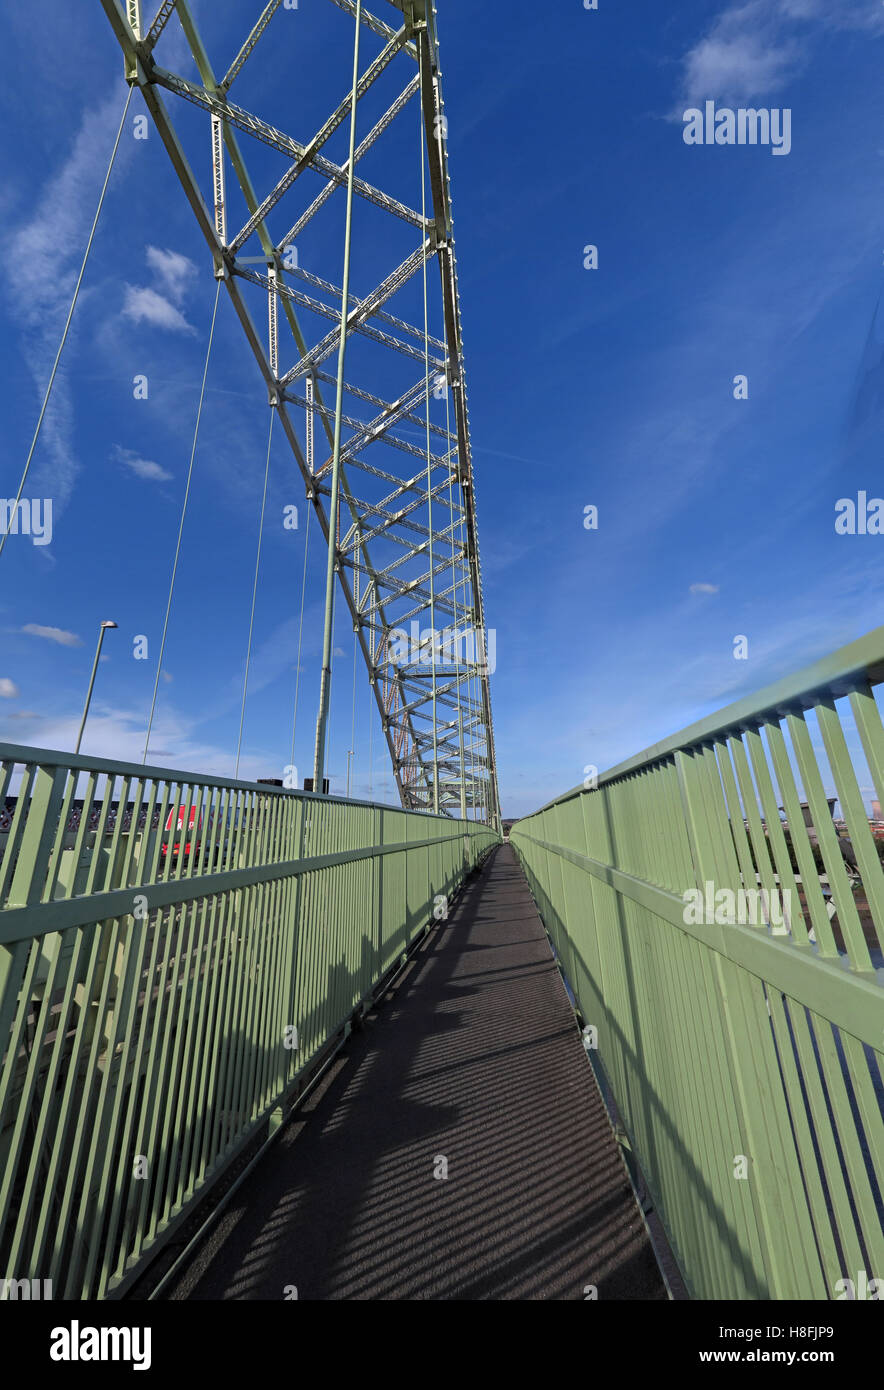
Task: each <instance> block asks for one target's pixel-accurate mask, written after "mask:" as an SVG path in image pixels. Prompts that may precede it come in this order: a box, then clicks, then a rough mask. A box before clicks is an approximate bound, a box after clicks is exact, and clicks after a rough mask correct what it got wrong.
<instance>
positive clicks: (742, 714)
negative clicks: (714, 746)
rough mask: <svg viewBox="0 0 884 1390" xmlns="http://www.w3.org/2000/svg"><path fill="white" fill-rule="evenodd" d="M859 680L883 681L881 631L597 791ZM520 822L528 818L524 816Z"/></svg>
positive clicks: (740, 703) (613, 773)
mask: <svg viewBox="0 0 884 1390" xmlns="http://www.w3.org/2000/svg"><path fill="white" fill-rule="evenodd" d="M862 680H867V681H868V682H869V684H870V685H877V684H879V683H880V682H881V681H884V626H882V627H876V628H873V630H872V631H871V632H867V633H866V634H865V635H864V636H863V637H858V638H857V639H856V641H855V642H848V644H847V645H846V646H844V647H839V648H838V650H837V651H835V652H832V653H830V655H829V656H826V657H823V658H822V659H821V660H820V661H815V662H814V663H813V664H812V665H811V666H805V667H804V668H803V670H801V671H796V672H793V673H792V674H791V675H789V676H784V677H783V678H782V680H778V681H774V683H773V684H772V685H768V686H766V687H765V688H764V689H763V690H759V691H756V693H755V694H753V695H746V696H744V697H743V699H742V700H736V701H735V702H734V703H733V704H731V705H726V706H725V707H724V709H720V710H716V711H715V713H714V714H709V715H707V716H706V718H705V719H700V720H698V721H697V722H696V723H694V724H689V725H688V727H687V728H685V729H682V730H680V732H679V733H676V734H671V735H670V736H669V738H666V739H663V740H662V742H660V743H652V744H651V745H650V746H649V747H648V748H645V749H643V750H642V752H640V753H635V754H634V755H633V756H632V757H631V758H627V759H626V760H625V761H624V762H622V763H617V765H616V766H615V767H612V768H609V769H608V771H607V772H603V773H600V774H599V778H598V785H599V786H602V785H604V784H605V783H606V782H614V781H616V780H617V779H618V778H620V777H625V776H626V775H627V774H628V773H630V772H636V771H638V769H639V768H641V767H646V766H648V765H649V764H651V763H656V762H660V761H661V760H662V759H664V758H668V757H669V756H671V754H673V753H676V752H678V751H679V750H680V749H685V748H693V747H696V746H697V745H699V744H702V743H707V742H708V741H709V740H710V739H714V738H720V737H721V736H722V735H725V734H734V733H739V732H742V731H743V730H745V729H750V728H755V727H757V726H758V725H759V724H760V723H762V722H763V721H764V720H765V719H768V718H771V717H777V718H779V717H781V716H782V715H785V714H789V713H795V712H796V711H798V710H806V709H812V708H813V707H814V705H817V704H819V702H820V701H821V700H823V699H826V698H831V699H838V698H840V697H841V696H842V695H849V694H850V692H851V691H852V690H854V689H855V688H856V685H857V683H858V682H860V681H862ZM585 790H586V788H585V787H584V786H583V784H582V783H581V784H580V785H579V786H577V787H572V788H571V790H570V791H567V792H563V793H562V795H561V796H557V797H554V798H553V800H552V801H548V802H547V803H546V805H545V806H541V807H540V808H539V809H538V810H537V811H533V812H531V815H540V813H541V812H542V811H547V810H549V808H550V807H551V806H558V805H561V803H562V802H564V801H570V800H571V799H572V798H573V797H575V796H580V795H582V794H583V792H584V791H585ZM524 819H525V820H527V819H530V817H528V816H526V817H524ZM513 829H516V826H513Z"/></svg>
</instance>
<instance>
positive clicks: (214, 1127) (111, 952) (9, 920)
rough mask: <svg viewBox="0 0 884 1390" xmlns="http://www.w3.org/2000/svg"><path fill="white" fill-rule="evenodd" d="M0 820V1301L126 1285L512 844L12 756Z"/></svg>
mask: <svg viewBox="0 0 884 1390" xmlns="http://www.w3.org/2000/svg"><path fill="white" fill-rule="evenodd" d="M11 793H14V795H15V806H14V810H13V811H12V814H11V817H10V816H7V815H6V814H5V812H4V808H5V807H6V805H7V799H8V798H9V797H10V794H11ZM0 815H2V816H3V819H2V820H0V909H2V911H0V1270H2V1272H3V1273H4V1275H5V1281H4V1282H3V1283H2V1284H0V1289H2V1292H0V1297H2V1296H6V1295H7V1290H8V1287H12V1288H13V1289H15V1288H16V1282H15V1281H21V1280H40V1281H49V1282H50V1287H51V1290H52V1296H53V1297H54V1298H71V1299H79V1298H104V1297H109V1296H114V1295H117V1296H119V1295H120V1294H121V1293H122V1292H124V1291H125V1289H126V1288H127V1287H129V1286H130V1285H131V1283H132V1282H133V1280H134V1279H135V1278H137V1277H140V1275H141V1274H142V1273H143V1271H144V1269H145V1267H146V1264H147V1263H148V1261H149V1260H150V1259H152V1258H153V1256H154V1255H155V1253H156V1252H157V1250H158V1249H159V1247H160V1245H161V1244H162V1243H163V1242H164V1241H166V1240H168V1238H169V1237H170V1236H171V1235H172V1234H173V1233H174V1232H175V1231H176V1230H177V1229H178V1228H179V1227H180V1226H181V1224H182V1223H183V1222H184V1221H185V1220H187V1219H189V1218H190V1216H191V1215H192V1214H193V1211H194V1209H195V1206H196V1204H197V1203H198V1202H200V1201H201V1200H202V1198H204V1197H205V1196H206V1194H207V1193H208V1192H209V1190H210V1188H211V1187H212V1185H213V1184H214V1183H217V1182H218V1181H219V1180H220V1179H221V1178H223V1177H224V1175H225V1173H226V1171H227V1170H228V1168H229V1166H230V1164H231V1163H232V1162H233V1160H234V1159H236V1158H237V1157H238V1156H239V1155H241V1154H242V1152H243V1150H244V1149H246V1148H247V1146H249V1145H252V1144H254V1143H256V1142H260V1140H261V1139H262V1138H265V1137H266V1136H267V1135H269V1134H270V1133H271V1132H272V1131H273V1130H274V1129H275V1128H277V1127H278V1125H279V1123H280V1122H281V1120H282V1119H284V1118H285V1117H286V1116H287V1114H288V1113H290V1111H291V1108H292V1107H293V1105H294V1104H295V1102H296V1101H297V1098H298V1095H299V1093H300V1091H301V1090H302V1088H303V1086H304V1084H305V1081H306V1080H307V1079H308V1078H309V1077H310V1076H311V1074H313V1073H314V1072H315V1069H316V1067H317V1065H318V1064H319V1063H320V1062H321V1061H322V1060H323V1059H324V1057H325V1056H326V1055H327V1054H328V1052H329V1049H330V1048H332V1047H333V1046H334V1045H335V1043H336V1041H337V1040H338V1039H339V1038H340V1036H341V1035H342V1033H343V1031H344V1030H345V1029H346V1027H347V1025H348V1021H349V1020H350V1019H351V1017H352V1016H353V1015H354V1013H356V1012H357V1011H358V1010H359V1009H360V1007H361V1006H362V1004H363V1003H364V1002H365V1001H366V1000H367V999H368V998H369V997H370V996H371V994H372V991H373V990H374V988H375V987H376V986H377V984H378V983H379V981H381V980H382V979H383V978H384V977H385V976H386V975H387V974H389V973H390V972H391V970H393V969H394V968H395V966H396V965H397V963H398V962H399V961H400V960H401V959H402V957H403V955H404V953H405V952H406V951H407V950H408V948H409V947H410V946H411V945H412V943H414V942H415V941H416V940H417V939H418V938H419V937H420V936H421V934H422V933H423V932H424V931H425V930H426V928H427V926H428V924H429V923H430V922H431V921H433V920H434V919H436V918H438V917H440V916H442V915H443V913H444V912H445V910H446V907H445V905H446V904H447V901H448V899H449V897H450V896H451V894H452V893H453V892H454V891H455V889H456V888H457V886H458V885H459V884H460V882H461V881H462V880H463V879H464V877H465V876H466V874H467V873H469V872H470V870H471V869H472V868H473V867H474V866H475V865H476V864H477V863H478V862H479V860H481V858H482V857H483V856H484V855H485V853H487V851H488V850H489V849H490V848H491V846H492V845H494V844H497V843H498V842H499V837H498V835H497V833H496V832H495V831H494V830H492V829H490V828H489V827H488V826H485V825H482V824H478V823H476V822H473V821H457V820H451V819H449V818H447V817H444V816H431V815H423V814H420V813H416V812H406V811H402V810H399V809H397V808H392V807H388V806H380V805H377V804H374V803H369V802H359V801H349V800H347V801H345V800H340V799H338V798H330V797H321V796H314V795H311V794H307V793H300V792H291V791H286V790H283V789H281V788H276V787H273V786H268V785H264V784H261V783H252V782H244V781H233V782H231V781H226V780H224V779H223V778H218V777H209V776H205V777H204V776H195V775H193V774H189V773H183V772H178V771H174V770H170V769H165V768H155V767H144V766H143V765H141V764H127V763H120V762H110V761H96V760H94V759H88V758H84V757H79V756H74V755H71V754H67V753H57V752H51V751H48V750H43V749H33V748H22V747H17V746H12V745H9V744H0ZM42 1287H44V1289H45V1287H46V1286H45V1284H43V1285H42ZM44 1296H45V1295H44Z"/></svg>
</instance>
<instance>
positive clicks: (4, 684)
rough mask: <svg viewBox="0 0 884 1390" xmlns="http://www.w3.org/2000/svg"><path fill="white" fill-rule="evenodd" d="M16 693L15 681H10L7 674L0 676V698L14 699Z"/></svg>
mask: <svg viewBox="0 0 884 1390" xmlns="http://www.w3.org/2000/svg"><path fill="white" fill-rule="evenodd" d="M18 693H19V691H18V686H17V685H16V683H15V681H11V680H10V679H9V677H8V676H0V698H2V699H4V700H14V699H15V698H16V696H17V695H18Z"/></svg>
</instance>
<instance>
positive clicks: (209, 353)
mask: <svg viewBox="0 0 884 1390" xmlns="http://www.w3.org/2000/svg"><path fill="white" fill-rule="evenodd" d="M220 293H221V281H220V280H218V281H217V282H216V284H215V303H214V306H213V308H212V323H211V326H210V328H209V342H208V346H207V348H206V363H205V366H204V367H203V381H202V385H201V387H200V399H199V405H198V406H197V411H196V424H195V425H194V429H193V444H192V446H191V450H190V465H189V467H188V469H187V483H186V484H185V488H184V501H183V503H182V506H181V520H180V522H179V524H178V541H177V544H176V546H175V559H174V561H173V563H172V578H171V580H170V581H169V598H168V601H167V603H166V617H165V619H164V621H163V636H162V640H161V642H160V656H159V660H158V662H157V674H156V678H155V680H154V683H153V699H152V700H151V702H150V718H149V719H148V721H147V735H146V737H145V740H144V753H143V754H142V757H141V761H142V762H143V763H146V762H147V749H148V745H149V744H150V731H151V729H152V728H153V716H154V711H155V709H156V704H157V690H158V688H159V684H160V671H161V670H162V667H163V653H164V652H165V650H166V634H167V632H168V630H169V614H170V612H171V611H172V595H173V594H174V592H175V576H176V574H177V573H178V557H179V555H180V554H181V536H182V534H183V532H184V518H185V516H186V515H187V500H188V498H189V497H190V482H191V478H192V477H193V461H194V458H195V457H196V444H197V439H198V438H199V432H200V419H201V417H202V413H203V401H204V400H205V395H206V377H207V376H208V374H209V359H210V357H211V356H212V343H213V342H214V339H215V319H216V317H217V314H218V296H219V295H220Z"/></svg>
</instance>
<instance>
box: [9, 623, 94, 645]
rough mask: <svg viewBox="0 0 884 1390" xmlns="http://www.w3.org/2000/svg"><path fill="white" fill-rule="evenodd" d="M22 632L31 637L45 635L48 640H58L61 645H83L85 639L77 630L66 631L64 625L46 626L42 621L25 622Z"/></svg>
mask: <svg viewBox="0 0 884 1390" xmlns="http://www.w3.org/2000/svg"><path fill="white" fill-rule="evenodd" d="M22 632H27V633H28V634H29V635H30V636H31V637H43V638H44V639H45V640H46V641H47V642H57V643H58V645H59V646H60V647H82V645H83V639H82V637H78V636H77V634H76V633H75V632H66V631H65V630H64V628H63V627H44V626H43V625H42V624H41V623H25V625H24V627H23V628H22Z"/></svg>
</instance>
